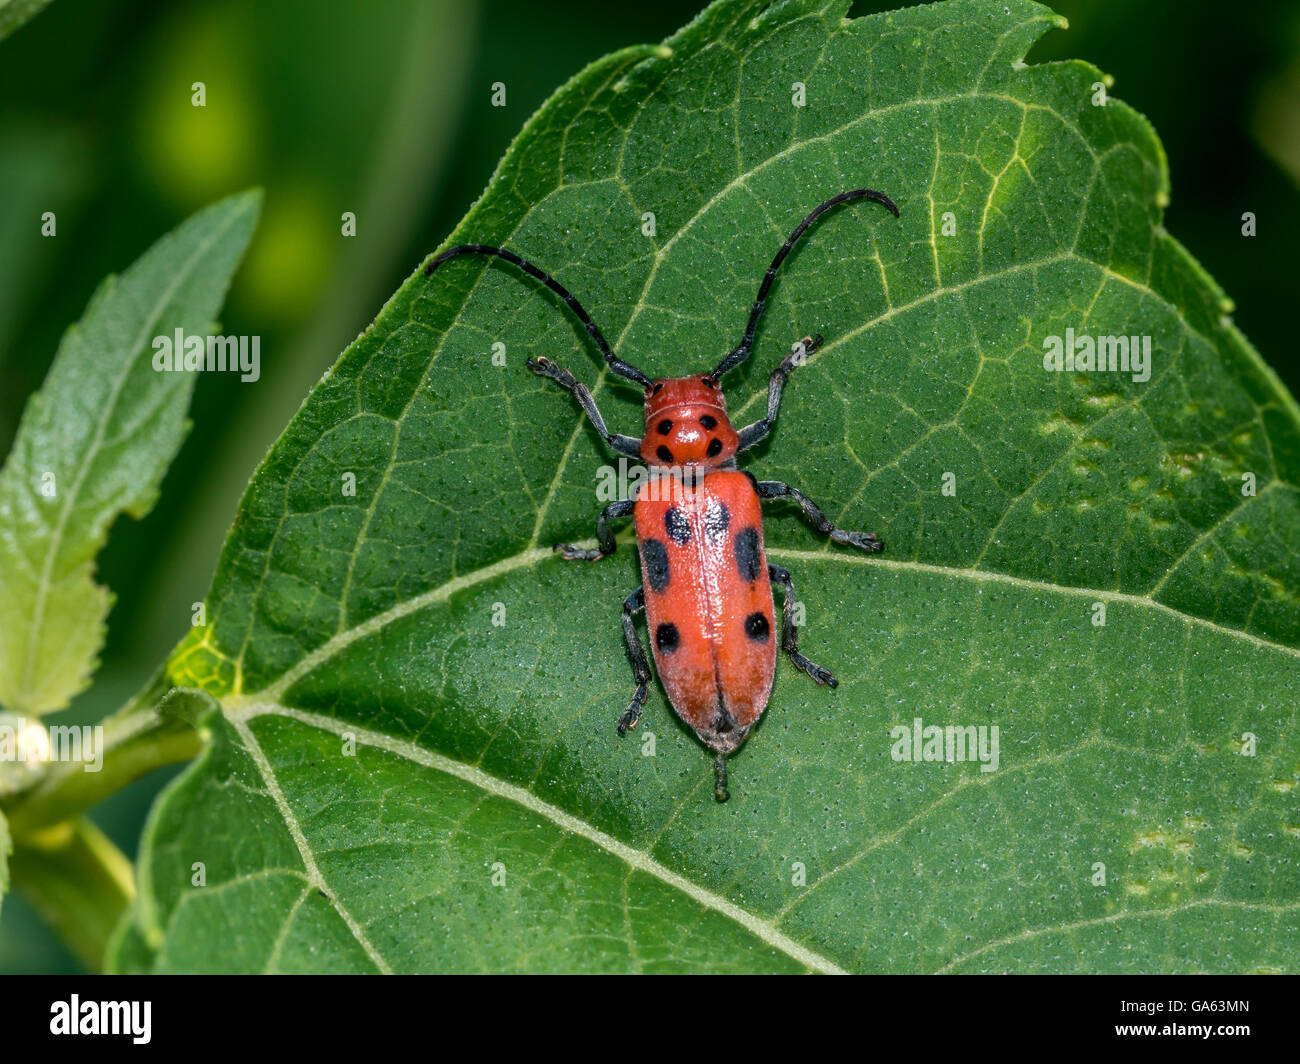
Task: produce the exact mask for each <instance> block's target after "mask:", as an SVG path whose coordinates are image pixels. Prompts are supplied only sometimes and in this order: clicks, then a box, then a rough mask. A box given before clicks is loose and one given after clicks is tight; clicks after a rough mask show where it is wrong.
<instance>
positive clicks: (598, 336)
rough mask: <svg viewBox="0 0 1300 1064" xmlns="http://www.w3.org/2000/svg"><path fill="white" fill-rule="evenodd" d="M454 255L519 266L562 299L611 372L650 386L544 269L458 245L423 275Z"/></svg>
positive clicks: (495, 251)
mask: <svg viewBox="0 0 1300 1064" xmlns="http://www.w3.org/2000/svg"><path fill="white" fill-rule="evenodd" d="M457 255H492V256H494V257H496V258H498V259H505V260H506V262H509V263H513V264H514V265H515V266H518V267H519V268H520V269H521V270H523V271H524V273H526V274H528V276H529V277H535V278H536V279H537V280H539V281H541V282H542V284H544V285H546V287H547V288H549V289H550V290H551V291H552V292H554V293H555V294H556V295H557V296H559V297H560V298H561V299H563V300H564V302H565V304H566V305H567V306H568V308H569V309H570V310H571V311H573V313H574V314H575V315H576V316H577V318H578V320H579V321H580V322H582V324H583V325H584V326H586V328H587V333H588V335H589V336H590V337H591V338H592V339H593V340H595V341H596V346H597V347H599V348H600V353H601V354H602V355H604V356H605V361H606V362H607V363H608V364H609V368H610V369H612V370H613V371H614V372H615V373H617V374H618V375H619V376H620V377H626V378H627V379H628V380H630V381H636V382H637V384H639V385H641V387H643V388H649V387H650V385H651V384H652V383H653V382H652V381H651V380H650V378H649V377H647V376H646V375H645V374H644V373H642V372H641V371H640V370H639V369H637V368H636V366H633V365H631V364H630V363H628V362H624V361H623V360H622V359H621V358H617V357H616V356H615V355H614V352H613V351H612V350H610V346H609V343H608V341H607V340H606V339H605V337H604V335H603V334H602V333H601V331H600V329H599V328H597V327H596V323H595V322H594V321H592V320H591V315H590V314H588V313H587V312H586V311H585V310H583V308H582V304H581V303H579V302H578V301H577V299H575V298H574V297H573V295H572V294H571V293H570V292H569V290H568V289H567V288H565V287H564V285H562V284H560V282H559V281H557V280H556V279H555V278H554V277H552V276H551V275H550V274H549V273H547V272H546V271H545V270H541V269H538V268H537V267H536V266H534V265H533V264H532V263H531V262H529V261H528V260H527V259H521V258H520V257H519V256H518V255H516V254H515V253H514V252H513V251H507V250H506V249H505V248H494V247H489V246H488V245H487V244H458V245H457V246H456V247H454V248H448V249H447V250H446V251H444V252H443V253H442V254H440V255H439V256H438V257H437V258H435V259H434V260H433V261H432V262H431V263H429V265H428V266H426V267H425V268H424V275H425V276H426V277H428V276H430V275H431V274H432V273H433V271H434V270H436V269H437V268H438V267H439V266H441V265H442V264H443V263H444V262H446V261H447V260H448V259H454V258H456V256H457Z"/></svg>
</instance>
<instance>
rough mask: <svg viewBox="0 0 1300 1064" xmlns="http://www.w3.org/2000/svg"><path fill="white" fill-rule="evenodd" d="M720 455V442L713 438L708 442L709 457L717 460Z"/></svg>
mask: <svg viewBox="0 0 1300 1064" xmlns="http://www.w3.org/2000/svg"><path fill="white" fill-rule="evenodd" d="M721 453H722V441H721V440H720V439H718V437H716V436H714V437H713V439H711V440H710V441H709V457H710V458H717V457H718V455H720V454H721Z"/></svg>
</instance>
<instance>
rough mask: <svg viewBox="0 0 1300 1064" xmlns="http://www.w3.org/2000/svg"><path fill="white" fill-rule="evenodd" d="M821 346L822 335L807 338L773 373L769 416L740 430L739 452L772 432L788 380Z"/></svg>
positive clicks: (799, 343) (795, 347)
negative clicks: (782, 393) (782, 392)
mask: <svg viewBox="0 0 1300 1064" xmlns="http://www.w3.org/2000/svg"><path fill="white" fill-rule="evenodd" d="M821 345H822V338H821V334H820V333H819V334H818V335H816V336H805V337H804V338H803V339H802V340H800V341H799V342H798V343H797V344H795V345H794V349H793V350H792V351H791V352H790V353H789V354H788V355H786V356H785V358H783V359H782V360H781V364H780V365H779V366H777V367H776V369H774V370H773V371H772V376H771V377H769V378H768V381H767V416H766V417H765V418H761V419H760V420H758V421H755V422H754V423H753V424H752V425H746V426H745V427H744V428H743V429H741V430H740V446H739V447H738V448H737V450H740V451H743V450H745V449H747V448H749V447H753V446H754V444H756V443H757V442H758V441H759V440H761V439H762V438H763V437H764V436H766V435H767V434H768V433H769V432H771V431H772V426H773V425H775V424H776V415H777V412H778V411H779V410H780V409H781V391H782V389H784V388H785V381H786V378H787V377H789V376H790V374H791V373H793V372H794V370H795V368H796V367H798V366H802V365H803V363H804V360H805V359H807V357H808V356H809V355H811V354H812V353H813V352H814V351H816V350H817V348H819V347H821Z"/></svg>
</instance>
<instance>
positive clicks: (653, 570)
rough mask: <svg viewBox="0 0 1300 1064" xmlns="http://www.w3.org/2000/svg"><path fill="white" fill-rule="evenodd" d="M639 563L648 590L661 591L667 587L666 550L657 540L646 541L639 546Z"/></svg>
mask: <svg viewBox="0 0 1300 1064" xmlns="http://www.w3.org/2000/svg"><path fill="white" fill-rule="evenodd" d="M641 561H642V562H644V563H645V578H646V582H647V583H648V584H649V585H650V590H651V591H656V592H659V591H663V589H664V588H666V587H667V586H668V548H667V547H665V546H664V545H663V544H662V543H661V542H660V541H659V540H657V539H647V540H645V541H644V542H643V543H642V544H641Z"/></svg>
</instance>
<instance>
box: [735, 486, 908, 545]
mask: <svg viewBox="0 0 1300 1064" xmlns="http://www.w3.org/2000/svg"><path fill="white" fill-rule="evenodd" d="M755 487H757V488H758V497H759V498H760V499H783V498H787V497H788V498H791V499H793V500H794V501H795V502H797V503H798V504H799V508H800V509H801V510H803V512H804V513H805V514H807V515H808V520H810V521H811V522H812V523H813V527H815V528H816V529H817V531H818V532H820V533H821V534H822V535H824V536H830V537H831V540H832V541H833V542H835V543H847V544H848V545H849V546H851V547H860V548H862V549H863V550H869V551H875V552H879V551H882V550H884V549H885V545H884V544H883V543H881V542H880V540H878V539H876V535H875V533H874V532H847V531H845V530H844V529H842V528H836V527H835V526H834V525H833V524H831V521H830V518H829V517H827V516H826V515H825V514H824V513H822V508H821V507H820V506H818V505H817V504H816V503H815V502H813V501H812V499H810V498H808V496H807V495H805V494H804V493H803V492H802V491H800V490H799V489H798V488H792V487H791V486H790V485H789V484H783V483H781V481H779V480H759V481H756V482H755Z"/></svg>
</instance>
